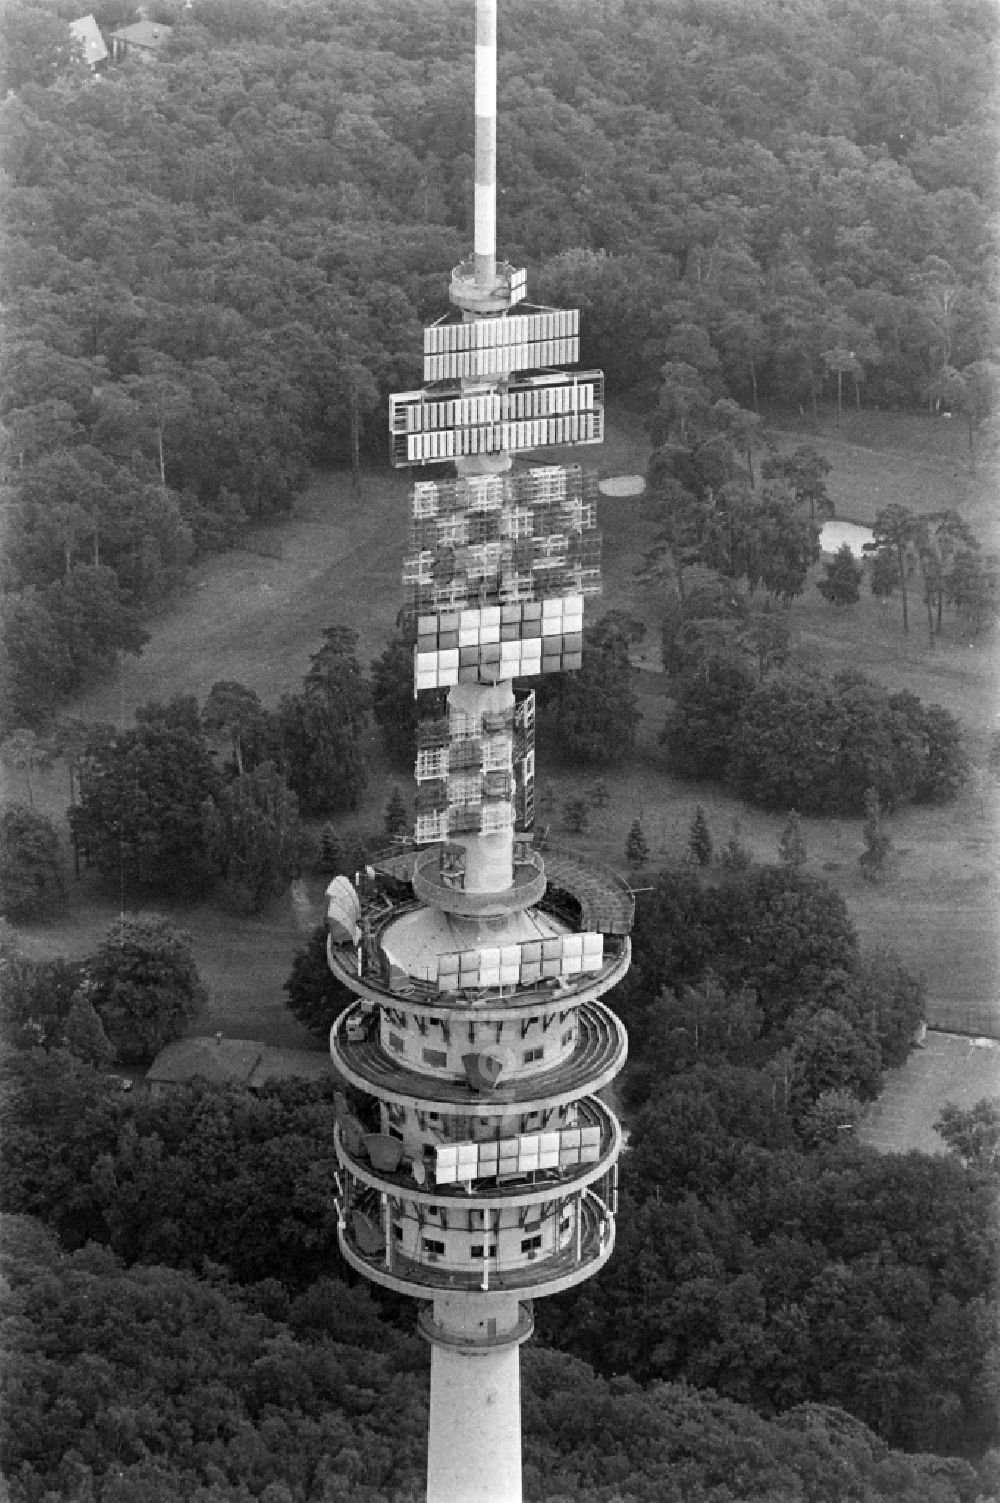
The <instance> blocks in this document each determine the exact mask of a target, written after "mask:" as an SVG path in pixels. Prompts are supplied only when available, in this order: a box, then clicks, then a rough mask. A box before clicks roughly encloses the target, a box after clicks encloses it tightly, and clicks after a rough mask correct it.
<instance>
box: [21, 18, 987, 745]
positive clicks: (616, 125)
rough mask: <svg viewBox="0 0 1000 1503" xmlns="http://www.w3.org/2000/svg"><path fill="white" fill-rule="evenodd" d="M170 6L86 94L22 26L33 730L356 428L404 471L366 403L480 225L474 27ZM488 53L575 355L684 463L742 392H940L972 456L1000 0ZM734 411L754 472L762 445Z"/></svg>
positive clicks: (400, 361) (540, 250)
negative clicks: (108, 633) (186, 571)
mask: <svg viewBox="0 0 1000 1503" xmlns="http://www.w3.org/2000/svg"><path fill="white" fill-rule="evenodd" d="M168 9H169V10H170V11H171V19H172V20H173V22H174V32H173V35H172V37H171V40H170V42H169V45H168V46H166V47H165V48H164V49H163V50H162V53H161V55H160V56H159V57H158V60H157V66H156V68H155V69H142V68H137V67H135V66H130V65H126V66H121V67H116V66H112V67H110V68H109V69H108V70H107V71H106V72H105V74H104V77H103V79H102V80H101V82H100V84H99V85H95V83H94V81H93V79H92V77H91V76H90V74H89V73H88V71H87V70H86V69H85V68H83V67H82V66H77V65H76V64H75V62H74V59H73V49H72V47H71V45H70V43H69V42H68V40H67V38H68V29H67V27H66V7H65V6H63V5H62V4H61V3H60V0H39V3H29V0H17V3H13V4H11V5H9V6H7V7H6V9H5V12H4V23H3V24H4V27H5V37H6V44H5V49H4V50H5V69H6V74H5V80H6V87H7V90H8V92H7V94H6V98H5V99H4V101H3V115H4V118H3V132H2V134H3V140H4V167H5V170H6V173H7V182H6V190H5V201H4V222H5V227H6V230H7V234H8V237H9V249H8V252H7V254H6V256H5V265H4V286H3V297H4V306H5V310H6V316H7V320H8V348H7V356H6V359H5V369H4V381H3V387H2V390H0V421H2V427H3V435H2V437H3V449H4V465H5V482H6V487H7V497H6V501H7V514H8V516H9V518H10V522H9V526H8V528H7V542H8V553H9V559H10V562H9V564H8V568H7V574H6V577H5V589H6V590H7V591H8V592H9V593H8V598H7V599H6V600H5V603H4V604H5V611H4V621H5V630H6V633H7V638H8V639H7V646H6V652H7V657H8V665H7V674H8V677H9V679H10V681H11V682H12V683H13V685H14V688H13V690H11V691H9V692H12V693H15V694H16V695H18V696H20V701H19V702H20V706H21V711H20V713H19V715H18V719H19V720H22V721H24V720H25V719H27V718H29V715H28V713H27V712H31V715H33V716H38V717H41V716H44V715H45V714H47V713H49V712H50V710H51V708H52V705H53V704H54V703H55V702H56V700H57V699H58V697H59V696H60V695H62V694H65V693H66V692H69V690H71V689H72V688H73V687H74V686H75V683H76V682H77V681H78V675H79V673H80V671H81V667H82V666H83V665H82V664H76V663H75V662H71V661H68V660H67V655H68V654H70V653H72V652H77V653H79V654H80V655H81V657H82V659H89V658H90V657H91V656H92V655H93V651H94V646H95V643H96V642H97V640H98V638H97V637H95V638H94V639H93V641H92V639H91V634H92V633H94V632H97V633H98V635H100V633H101V632H103V631H104V627H103V626H101V620H102V619H103V618H104V617H107V616H108V615H109V613H110V614H112V615H113V614H114V612H118V614H119V616H120V613H121V610H122V609H123V608H129V609H131V608H134V607H135V606H136V605H141V604H146V603H148V602H151V601H153V600H155V599H156V598H157V596H158V595H159V594H161V593H162V592H163V591H164V590H166V589H169V588H170V587H171V585H172V583H173V582H174V581H175V580H176V578H177V577H178V575H179V573H180V571H182V570H183V568H184V565H185V562H186V560H187V559H188V558H189V557H190V556H191V552H192V549H204V548H207V547H218V546H222V545H225V544H226V543H227V542H228V541H229V540H231V539H232V537H233V536H234V534H235V533H236V532H237V531H238V529H239V527H240V526H241V525H242V523H243V521H244V520H245V519H247V518H249V519H256V518H260V517H265V516H268V515H280V514H281V513H283V512H284V511H285V510H286V509H287V508H288V506H289V505H290V501H291V498H292V496H293V494H294V493H295V491H296V489H297V488H298V487H299V485H300V484H301V483H302V480H303V478H304V476H305V474H306V472H307V467H308V465H309V464H310V463H311V462H313V461H315V460H333V461H334V462H339V463H346V462H347V460H348V459H349V456H350V450H351V429H352V422H351V412H352V409H353V410H356V411H357V414H358V426H359V433H360V443H361V448H362V451H363V453H364V454H365V455H366V456H367V457H369V458H372V459H377V460H384V458H385V457H386V447H385V445H386V437H385V422H384V417H383V413H384V401H385V397H386V395H387V393H388V392H389V391H391V390H399V389H407V388H410V387H413V386H414V385H416V384H417V381H418V379H419V358H420V337H419V329H420V326H421V324H422V323H424V322H426V321H428V320H429V319H430V318H434V317H437V316H438V315H439V314H440V312H441V311H442V309H443V307H444V305H445V278H446V275H447V270H448V268H449V267H451V266H453V265H454V264H455V263H456V261H458V260H459V259H460V258H461V256H462V255H463V254H464V253H465V252H466V251H467V250H468V246H469V242H470V239H471V212H472V199H473V195H472V175H473V161H472V130H471V125H472V117H473V78H472V70H471V68H470V66H469V58H470V56H471V51H472V47H473V34H472V15H471V11H470V13H469V14H468V15H463V16H461V17H456V16H455V15H454V13H453V7H452V6H450V5H449V4H447V3H446V0H429V3H427V4H424V5H422V6H421V7H420V10H419V14H418V15H414V13H413V12H412V9H411V7H409V5H408V4H407V3H406V0H392V3H390V4H383V3H378V4H376V3H373V0H368V3H365V4H362V5H358V6H354V7H350V8H344V7H322V6H316V5H314V4H312V3H310V0H284V3H282V4H281V5H277V6H273V7H269V8H268V9H267V10H266V12H265V10H264V8H263V7H257V6H251V5H247V6H244V7H239V6H235V5H232V4H228V3H223V0H214V3H211V4H206V5H204V6H200V7H196V8H195V9H193V10H185V9H183V8H182V7H178V6H171V7H168ZM106 10H107V14H106V15H105V14H104V12H103V11H102V12H101V18H102V19H103V24H105V25H107V26H111V25H114V24H118V23H119V22H120V20H121V16H122V13H121V10H120V7H119V8H117V9H116V8H115V7H114V6H108V7H106ZM265 15H266V20H265V19H264V17H265ZM500 40H501V50H500V97H501V99H502V113H501V127H502V128H501V130H500V133H499V138H498V153H499V161H498V176H499V181H500V183H501V186H502V187H503V190H504V191H503V197H502V200H501V224H500V233H501V237H502V242H503V244H504V246H505V249H506V252H507V254H508V255H509V256H510V257H511V258H512V259H513V260H514V261H515V263H517V264H527V265H528V266H529V269H530V273H531V285H532V288H533V290H534V295H535V296H536V297H538V298H539V299H540V300H542V301H543V302H545V301H548V302H553V303H562V304H564V305H567V306H578V307H580V308H581V311H582V315H583V316H582V330H583V335H582V337H583V346H582V351H581V353H582V358H583V361H584V363H586V364H599V365H601V366H603V367H604V369H605V370H606V372H607V375H608V380H609V383H610V386H611V389H612V390H614V391H616V392H617V393H619V394H625V393H626V392H627V391H629V390H631V391H632V392H633V393H634V394H635V396H636V398H637V399H638V400H639V401H640V402H641V403H644V404H646V405H647V406H648V408H649V409H650V410H652V409H653V408H654V407H656V408H657V409H658V410H659V411H660V413H661V420H662V424H663V426H664V430H665V432H668V433H670V434H672V435H673V438H674V439H676V440H678V441H679V442H681V443H682V444H691V443H694V444H695V445H696V446H697V445H698V444H699V443H700V442H701V437H700V436H699V433H698V428H699V423H700V422H701V421H702V419H703V416H704V413H705V411H706V410H711V411H714V412H716V415H717V417H718V418H719V419H720V422H719V424H717V426H721V427H725V426H726V425H725V423H724V422H722V421H721V420H722V417H723V416H724V412H725V404H726V403H731V404H732V403H736V404H740V405H741V406H742V407H743V408H744V409H748V410H749V416H750V417H752V416H753V412H754V411H755V410H756V409H757V408H758V407H759V406H760V404H761V403H764V402H767V403H770V404H772V405H778V406H781V405H792V406H793V407H794V406H797V405H798V404H801V403H807V402H808V403H812V402H815V401H816V399H817V397H818V396H819V395H821V394H824V393H825V394H826V395H828V396H830V397H833V396H835V395H836V396H838V398H839V397H840V396H843V399H844V400H848V401H850V400H856V401H860V400H861V393H862V392H864V396H865V400H867V401H874V402H878V403H881V404H889V405H904V406H905V405H910V406H913V405H916V404H918V403H920V402H923V401H925V400H926V401H929V402H931V403H933V402H934V401H935V400H943V401H946V402H947V403H948V406H949V410H952V411H955V412H957V413H960V414H961V416H962V418H963V420H964V421H965V422H966V423H967V424H968V427H969V434H970V437H971V439H972V440H973V442H974V443H975V444H976V445H979V444H980V443H981V442H982V439H983V435H984V434H985V433H986V432H987V430H988V428H989V424H990V418H989V414H990V411H991V410H992V406H993V405H994V398H995V390H996V384H997V382H996V369H997V367H996V362H995V327H994V322H993V320H992V317H991V312H990V302H989V299H990V294H991V287H992V270H991V259H990V247H991V239H990V234H989V230H988V225H989V222H990V214H991V211H992V209H993V195H994V193H995V183H994V180H993V175H992V173H991V172H990V171H989V168H988V166H987V164H988V163H989V161H990V145H991V142H992V139H993V135H994V133H995V125H994V122H993V120H992V118H991V105H990V103H989V101H990V99H991V82H992V78H993V76H994V70H995V63H994V58H993V48H994V46H995V36H994V18H993V16H992V11H991V9H990V7H989V6H988V5H986V4H981V3H971V4H966V5H962V6H959V7H954V6H953V7H943V8H942V7H939V8H937V9H935V10H934V11H933V13H932V14H928V13H927V11H926V7H925V6H922V5H917V4H916V0H892V3H889V4H886V5H881V6H880V7H879V9H878V12H877V14H869V13H868V11H867V9H866V7H865V6H864V5H863V4H861V3H860V0H850V3H848V4H846V5H843V6H840V7H836V8H830V7H826V8H823V9H821V10H819V11H817V10H816V8H815V7H813V6H811V5H808V4H804V3H803V4H794V5H791V6H789V5H780V6H779V5H778V4H777V3H776V0H759V3H757V4H754V5H753V6H752V7H750V8H748V7H747V6H746V5H745V4H743V3H736V0H731V3H725V4H713V5H706V4H702V3H700V0H685V3H684V4H682V5H678V6H675V7H672V8H671V9H670V10H669V11H664V9H663V7H662V5H660V4H659V3H658V0H611V3H604V0H601V3H600V4H599V3H598V0H588V3H587V4H585V5H584V6H583V7H582V8H581V7H580V6H576V5H573V6H570V5H569V4H568V0H560V3H555V4H553V5H551V6H548V7H547V8H546V11H545V12H544V13H543V14H539V12H538V9H537V7H536V6H535V5H533V4H531V3H530V0H510V3H509V4H507V5H506V6H505V8H504V15H503V22H502V33H501V39H500ZM431 64H433V66H431ZM463 142H464V143H465V145H464V146H463V144H462V143H463ZM111 225H113V226H114V229H113V232H111V230H110V228H109V227H110V226H111ZM665 370H668V371H669V372H670V376H669V380H667V382H666V386H667V388H668V395H667V396H666V397H665V398H664V397H663V394H662V390H661V389H662V388H663V386H664V384H665V383H664V371H665ZM730 428H731V431H730V432H729V434H728V439H727V442H728V443H729V445H730V451H731V452H732V453H734V454H736V455H737V456H738V458H739V464H740V467H741V468H742V469H744V470H746V471H748V473H749V475H750V478H751V480H752V478H753V468H754V462H753V451H754V446H755V442H756V440H755V436H754V434H753V431H752V427H748V426H747V422H746V418H743V419H740V423H739V424H738V425H737V426H736V427H732V425H730ZM658 442H659V440H658ZM708 448H709V450H711V452H710V453H706V455H705V456H704V458H705V462H706V465H707V468H706V469H704V475H703V478H705V479H707V478H708V476H710V475H715V476H716V478H715V479H713V480H711V482H710V483H711V484H713V485H715V486H716V487H717V486H718V483H719V481H718V475H717V472H718V465H719V461H720V452H718V451H716V450H714V449H712V446H711V445H709V446H708ZM727 478H729V479H732V478H733V476H732V475H730V476H728V477H727ZM786 478H788V479H791V480H792V484H793V488H796V486H795V480H794V478H793V477H791V476H788V477H786ZM821 478H822V477H820V480H821ZM799 490H800V491H801V487H799ZM46 498H47V499H46ZM805 499H807V500H808V501H809V506H810V513H812V511H813V510H814V509H817V499H816V496H815V495H814V494H813V493H812V491H810V492H809V494H808V495H807V494H806V492H805V491H801V494H800V496H799V504H800V505H802V503H803V500H805ZM95 567H96V568H100V569H102V570H103V569H106V568H107V569H110V570H111V571H112V573H113V575H114V578H115V579H116V580H117V583H118V586H119V588H120V590H121V591H122V592H123V593H122V595H121V596H120V597H119V600H118V602H117V604H116V602H115V601H114V600H112V599H111V598H110V597H109V596H108V594H107V591H105V593H104V596H103V597H102V601H101V602H100V606H101V608H100V611H98V610H97V609H96V604H97V603H96V602H95V601H94V600H93V599H92V600H91V604H90V607H88V612H87V613H84V617H85V619H84V617H81V618H80V619H83V620H84V627H85V632H84V634H83V635H77V636H76V637H75V638H74V637H73V636H72V635H66V634H63V635H60V621H61V620H62V617H61V616H60V612H61V611H62V610H63V602H62V601H61V597H60V598H57V596H59V591H60V590H61V589H62V588H63V587H64V586H65V584H66V582H67V576H72V575H73V574H74V573H75V571H76V570H78V569H80V568H88V569H92V568H95ZM88 589H89V590H90V592H91V595H93V590H92V588H91V586H89V585H88ZM48 590H51V591H52V592H53V598H52V599H51V600H49V599H43V595H44V592H46V591H48ZM74 612H76V613H77V616H79V612H78V610H77V606H76V605H75V604H74V605H73V608H72V610H71V611H70V615H73V613H74ZM25 613H30V614H31V615H32V617H33V619H34V621H35V623H36V625H37V627H38V630H37V631H35V632H34V633H32V632H26V631H25V630H24V629H23V623H24V617H25ZM105 639H106V638H105ZM106 640H107V639H106ZM119 645H120V647H121V646H125V647H127V643H121V644H119ZM102 651H106V648H99V649H98V656H100V654H101V652H102ZM33 662H34V663H36V664H43V665H44V667H45V669H46V673H47V674H48V677H46V675H45V674H35V675H34V677H33V672H32V667H31V664H32V663H33ZM53 674H54V676H53ZM50 682H51V683H52V684H53V685H55V686H56V688H55V690H54V692H55V696H56V699H54V700H52V702H51V703H49V702H46V699H45V696H44V695H42V694H41V689H42V685H43V684H48V683H50ZM32 684H34V695H35V697H34V698H33V697H32V693H31V690H32Z"/></svg>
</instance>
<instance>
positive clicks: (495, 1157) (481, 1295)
mask: <svg viewBox="0 0 1000 1503" xmlns="http://www.w3.org/2000/svg"><path fill="white" fill-rule="evenodd" d="M496 36H497V0H476V122H475V142H476V160H475V235H474V242H473V254H472V256H471V258H470V259H468V260H466V261H463V262H461V263H460V264H459V265H458V266H456V267H455V268H454V269H453V271H452V273H451V285H450V288H449V296H450V301H451V303H452V305H453V308H454V309H455V310H457V315H458V316H456V314H455V313H452V314H451V315H450V316H449V315H447V314H446V315H445V316H444V317H442V319H440V320H439V321H438V322H437V323H435V324H433V325H432V326H431V327H430V328H427V329H425V330H424V369H423V375H424V382H425V385H424V387H423V388H422V389H421V390H419V391H408V392H400V393H398V394H396V395H394V396H392V397H391V398H390V401H389V431H390V444H391V451H392V459H393V463H394V464H395V465H397V466H408V467H409V466H413V467H422V466H428V465H430V466H434V467H435V468H434V469H432V470H431V472H430V474H431V477H432V478H429V479H424V480H416V481H415V482H414V485H413V489H412V493H411V512H410V547H409V551H408V554H407V556H406V558H405V560H404V566H403V581H404V584H405V585H406V586H407V589H408V592H409V606H410V611H411V613H412V615H411V619H412V623H413V626H414V636H415V647H414V691H415V694H416V696H417V697H418V698H419V697H420V696H421V695H422V694H425V692H426V691H435V693H434V695H433V697H432V698H431V699H430V701H429V704H428V700H427V699H426V698H425V700H424V704H425V706H428V708H427V711H426V712H425V714H424V716H423V718H422V719H421V720H420V722H419V724H418V728H417V762H416V769H415V771H416V781H417V795H416V822H415V829H414V840H413V841H412V843H410V844H409V845H408V846H407V847H405V848H397V849H395V850H393V851H390V852H386V853H385V854H384V855H383V856H382V857H380V858H376V859H375V860H374V862H373V863H372V867H371V868H369V871H370V872H373V873H374V875H372V876H368V877H366V878H365V879H362V878H361V877H360V875H359V877H358V878H357V879H356V885H354V884H352V883H350V882H349V881H348V880H347V878H346V877H338V878H336V879H335V881H334V882H332V883H331V885H330V887H329V889H328V907H327V924H328V931H329V942H328V945H327V955H328V958H329V963H330V968H331V970H332V971H333V973H334V975H335V976H337V978H338V979H339V980H341V981H342V982H343V983H344V984H345V986H347V987H349V988H350V989H351V991H353V992H354V993H355V995H356V996H357V997H358V998H359V1000H358V1001H357V1002H355V1003H354V1004H353V1005H352V1006H351V1007H349V1008H348V1009H347V1010H346V1011H345V1012H344V1013H342V1014H341V1016H340V1017H339V1018H338V1019H337V1021H336V1023H335V1024H334V1026H333V1028H332V1030H331V1033H330V1052H331V1055H332V1057H333V1062H334V1065H335V1066H336V1069H337V1071H338V1073H339V1074H340V1076H341V1077H342V1078H343V1079H344V1080H345V1081H347V1082H348V1083H349V1084H350V1085H352V1086H353V1087H354V1088H355V1089H356V1090H357V1091H358V1092H360V1093H361V1096H362V1098H363V1099H364V1100H365V1101H366V1102H367V1105H366V1106H365V1108H364V1109H363V1110H361V1111H359V1112H358V1113H357V1115H355V1114H352V1113H350V1112H348V1111H347V1109H346V1102H345V1103H344V1104H343V1110H342V1111H341V1112H339V1113H338V1125H337V1129H336V1149H337V1157H338V1159H339V1162H340V1181H339V1194H338V1227H339V1236H340V1246H341V1249H342V1251H343V1254H344V1257H345V1259H346V1260H347V1262H348V1263H349V1264H350V1265H351V1266H352V1267H353V1268H355V1269H357V1270H358V1272H360V1273H361V1274H363V1275H364V1276H365V1277H366V1278H368V1279H371V1280H372V1281H373V1282H375V1283H377V1284H382V1285H384V1286H385V1287H387V1288H389V1289H394V1290H396V1291H397V1292H399V1293H402V1294H408V1295H412V1296H414V1297H415V1298H416V1299H418V1300H420V1301H422V1306H421V1311H420V1315H419V1318H418V1329H419V1330H420V1331H421V1333H422V1334H423V1335H424V1336H425V1337H426V1338H427V1340H428V1341H429V1342H430V1344H431V1393H430V1422H429V1431H428V1443H427V1498H428V1500H429V1503H521V1408H520V1380H519V1363H520V1358H519V1350H520V1346H521V1343H522V1342H524V1341H526V1340H527V1339H528V1338H529V1337H530V1335H531V1333H532V1330H533V1329H534V1315H533V1305H532V1301H533V1300H534V1299H536V1298H540V1297H541V1296H543V1295H546V1294H556V1293H558V1292H559V1291H561V1290H564V1289H569V1288H572V1287H573V1286H574V1285H576V1284H579V1283H581V1282H582V1281H583V1280H585V1279H588V1278H590V1277H591V1276H592V1275H593V1274H595V1273H597V1271H598V1270H599V1269H600V1268H602V1267H603V1266H604V1264H605V1263H606V1262H607V1261H608V1259H609V1258H610V1256H611V1252H612V1249H613V1247H614V1241H615V1216H616V1213H617V1209H618V1155H619V1153H620V1152H621V1147H622V1133H621V1127H620V1126H619V1123H618V1120H617V1118H616V1116H615V1114H614V1112H613V1111H612V1110H611V1109H610V1108H609V1107H608V1106H607V1104H606V1103H605V1102H604V1100H603V1099H602V1097H601V1095H600V1094H599V1093H600V1092H601V1090H602V1089H603V1088H604V1087H605V1086H606V1085H608V1083H609V1082H610V1081H611V1080H613V1079H614V1077H615V1076H616V1075H617V1073H618V1071H619V1070H620V1069H621V1068H622V1066H623V1065H624V1063H625V1056H626V1050H627V1047H628V1044H627V1039H626V1036H625V1030H624V1028H623V1027H622V1025H621V1023H620V1022H619V1021H618V1018H617V1017H616V1015H615V1014H614V1012H612V1011H611V1009H610V1008H608V1007H605V1006H604V1005H603V1004H602V1003H601V1002H600V1000H599V999H600V998H601V997H602V996H603V994H604V993H605V992H607V991H610V989H611V988H612V987H613V986H615V985H617V983H618V982H619V981H620V980H621V979H622V977H623V976H624V975H625V973H626V971H627V970H628V966H629V959H630V955H631V950H630V942H629V932H630V930H631V925H632V918H633V913H634V906H635V900H634V898H633V896H632V892H631V890H630V888H629V887H628V884H627V883H626V882H624V881H623V880H622V878H621V877H620V876H618V875H617V874H616V873H614V872H611V871H608V870H606V869H605V868H603V867H600V866H598V865H597V864H596V863H594V862H592V861H589V860H584V859H583V858H581V857H579V856H577V855H575V854H573V853H571V852H567V851H560V852H558V854H556V853H553V852H551V851H550V849H549V848H548V847H546V849H545V853H544V855H543V854H542V852H541V850H540V849H538V848H536V847H535V846H534V845H533V835H532V831H533V826H534V777H535V695H534V690H533V689H532V688H531V687H530V682H531V680H532V679H533V678H534V677H535V676H536V675H538V674H542V673H564V672H572V671H573V670H575V669H578V668H580V666H581V664H582V661H583V656H582V655H583V608H584V599H585V597H586V596H588V595H593V594H596V593H598V592H599V590H600V538H599V536H598V534H597V532H596V500H597V483H596V480H595V479H594V478H593V477H592V476H590V475H588V474H586V473H585V472H584V471H583V470H582V469H581V468H580V466H579V465H574V464H567V463H565V462H562V460H560V462H558V463H555V464H553V463H548V464H546V463H544V456H543V455H541V454H540V452H539V451H541V450H544V449H545V448H546V447H551V446H558V447H559V448H560V449H565V448H567V447H573V446H576V445H582V444H594V443H600V442H601V439H602V438H603V433H604V377H603V374H602V372H601V371H596V370H589V371H588V370H584V371H580V370H575V371H568V370H564V369H561V367H563V366H575V365H576V364H577V362H578V361H579V358H580V340H579V314H578V312H577V311H575V310H571V311H563V310H559V309H553V308H539V307H529V306H528V305H527V304H526V303H524V299H525V296H526V291H527V287H526V278H525V273H524V270H523V269H521V268H517V267H514V266H511V265H510V264H509V263H508V262H507V261H505V260H503V259H500V258H498V255H497V244H496V123H497V121H496V83H497V64H496ZM519 305H520V306H519ZM515 309H516V310H517V311H516V312H515V311H514V310H515ZM519 452H521V453H525V454H528V455H529V456H530V461H529V467H527V468H521V469H515V468H514V464H513V457H514V455H515V454H517V453H519ZM446 466H447V467H448V473H446V469H445V467H446ZM441 690H446V691H447V708H446V710H444V711H442V708H441V697H440V691H441ZM550 878H551V879H552V881H553V886H554V887H556V888H557V889H558V895H554V896H553V897H552V898H551V899H550V898H549V897H548V895H547V890H548V882H549V879H550ZM566 894H569V895H570V897H571V898H572V899H574V900H575V902H574V903H572V904H571V905H569V912H568V910H567V903H566Z"/></svg>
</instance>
